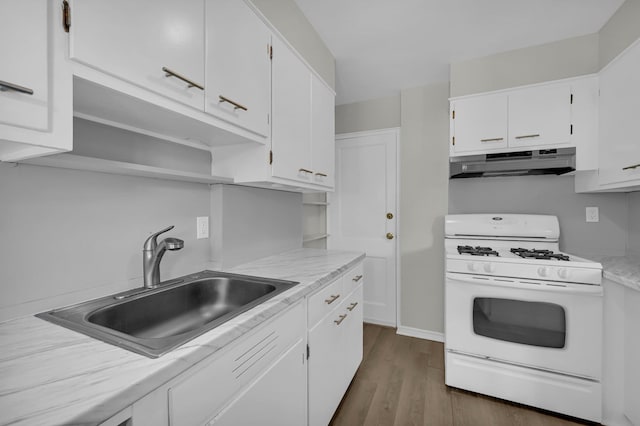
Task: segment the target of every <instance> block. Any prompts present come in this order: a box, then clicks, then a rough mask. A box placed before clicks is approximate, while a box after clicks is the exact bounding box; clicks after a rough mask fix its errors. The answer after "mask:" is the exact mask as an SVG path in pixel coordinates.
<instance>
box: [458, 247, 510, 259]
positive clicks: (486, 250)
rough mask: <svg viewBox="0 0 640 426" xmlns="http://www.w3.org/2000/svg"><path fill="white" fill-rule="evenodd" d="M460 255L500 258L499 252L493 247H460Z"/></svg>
mask: <svg viewBox="0 0 640 426" xmlns="http://www.w3.org/2000/svg"><path fill="white" fill-rule="evenodd" d="M458 253H459V254H470V255H471V256H496V257H499V256H500V255H499V254H498V252H497V251H495V250H493V249H492V248H491V247H480V246H476V247H472V246H458Z"/></svg>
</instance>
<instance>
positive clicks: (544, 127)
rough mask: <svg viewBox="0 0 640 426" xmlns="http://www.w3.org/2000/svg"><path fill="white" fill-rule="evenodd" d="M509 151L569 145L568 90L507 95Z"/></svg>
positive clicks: (537, 89) (557, 88) (544, 89)
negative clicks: (510, 149) (511, 149)
mask: <svg viewBox="0 0 640 426" xmlns="http://www.w3.org/2000/svg"><path fill="white" fill-rule="evenodd" d="M508 133H509V148H514V149H519V148H523V149H528V148H530V147H533V146H538V145H541V146H544V145H557V144H564V143H566V144H569V142H570V139H571V88H570V86H569V85H568V84H567V85H558V86H550V87H533V88H530V89H524V90H519V91H517V92H514V93H512V94H510V95H509V132H508Z"/></svg>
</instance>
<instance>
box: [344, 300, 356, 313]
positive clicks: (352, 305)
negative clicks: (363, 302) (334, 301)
mask: <svg viewBox="0 0 640 426" xmlns="http://www.w3.org/2000/svg"><path fill="white" fill-rule="evenodd" d="M356 306H358V302H353V303H352V304H351V305H349V306H347V309H348V310H349V312H351V311H353V310H354V309H355V308H356Z"/></svg>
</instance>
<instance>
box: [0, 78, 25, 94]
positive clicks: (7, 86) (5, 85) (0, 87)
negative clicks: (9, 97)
mask: <svg viewBox="0 0 640 426" xmlns="http://www.w3.org/2000/svg"><path fill="white" fill-rule="evenodd" d="M9 90H12V91H14V92H19V93H24V94H25V95H33V90H32V89H29V88H28V87H24V86H19V85H17V84H13V83H9V82H8V81H2V80H0V92H7V91H9Z"/></svg>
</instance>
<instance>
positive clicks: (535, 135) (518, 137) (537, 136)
mask: <svg viewBox="0 0 640 426" xmlns="http://www.w3.org/2000/svg"><path fill="white" fill-rule="evenodd" d="M539 137H540V134H538V133H536V134H534V135H522V136H516V139H528V138H539Z"/></svg>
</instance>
